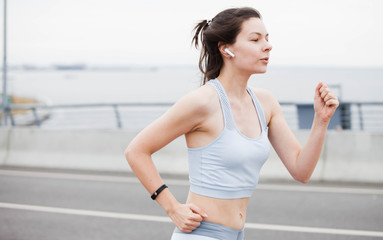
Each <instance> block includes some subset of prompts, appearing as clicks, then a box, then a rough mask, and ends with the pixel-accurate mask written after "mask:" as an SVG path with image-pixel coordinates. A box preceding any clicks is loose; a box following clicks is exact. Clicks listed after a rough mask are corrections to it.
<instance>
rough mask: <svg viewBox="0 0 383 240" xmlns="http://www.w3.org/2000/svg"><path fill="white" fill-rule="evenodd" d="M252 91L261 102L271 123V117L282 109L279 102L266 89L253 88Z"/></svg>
mask: <svg viewBox="0 0 383 240" xmlns="http://www.w3.org/2000/svg"><path fill="white" fill-rule="evenodd" d="M251 90H252V91H253V92H254V94H255V95H256V96H257V98H258V100H259V101H260V102H261V105H262V108H263V111H264V112H265V115H266V120H267V123H269V121H270V119H271V117H272V116H273V115H274V114H275V112H277V111H279V109H280V105H279V102H278V100H277V99H276V98H275V97H274V96H273V94H272V93H271V92H269V91H268V90H266V89H263V88H254V87H251Z"/></svg>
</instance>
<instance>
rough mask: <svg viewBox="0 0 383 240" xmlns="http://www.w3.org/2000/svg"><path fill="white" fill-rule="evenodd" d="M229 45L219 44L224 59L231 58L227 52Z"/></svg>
mask: <svg viewBox="0 0 383 240" xmlns="http://www.w3.org/2000/svg"><path fill="white" fill-rule="evenodd" d="M228 47H229V45H228V44H226V43H223V42H218V50H219V52H220V53H221V55H222V57H224V58H231V56H230V55H229V54H228V53H227V52H225V48H228Z"/></svg>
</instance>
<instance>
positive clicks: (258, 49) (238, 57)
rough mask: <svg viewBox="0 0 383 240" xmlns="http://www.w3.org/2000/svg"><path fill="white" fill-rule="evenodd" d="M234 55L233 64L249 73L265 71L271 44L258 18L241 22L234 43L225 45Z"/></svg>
mask: <svg viewBox="0 0 383 240" xmlns="http://www.w3.org/2000/svg"><path fill="white" fill-rule="evenodd" d="M227 47H228V48H229V50H230V51H232V52H233V53H234V55H235V57H234V58H232V59H231V60H232V63H233V65H234V66H236V67H237V68H239V69H240V70H241V71H246V72H248V73H249V74H254V73H265V72H266V70H267V64H268V63H269V56H270V51H271V45H270V44H269V35H268V33H267V31H266V28H265V25H264V24H263V22H262V20H261V19H259V18H250V19H248V20H246V21H244V22H243V23H242V30H241V32H240V33H239V34H238V36H237V38H236V41H235V43H234V44H231V45H228V46H227Z"/></svg>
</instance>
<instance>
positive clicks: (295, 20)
mask: <svg viewBox="0 0 383 240" xmlns="http://www.w3.org/2000/svg"><path fill="white" fill-rule="evenodd" d="M240 6H251V7H254V8H256V9H258V10H259V11H260V12H261V14H262V15H263V20H264V22H265V25H266V27H267V30H268V32H269V34H270V42H271V44H272V45H273V50H272V52H271V60H270V63H269V70H268V72H267V73H266V74H262V75H255V76H253V77H252V78H251V81H250V84H251V85H252V86H255V87H261V88H266V89H268V90H269V91H271V92H272V93H273V94H274V96H275V97H276V98H277V99H278V100H279V101H280V102H281V104H282V107H283V109H284V111H285V115H286V118H287V120H288V123H289V125H290V126H291V128H292V129H307V128H310V127H311V119H310V118H311V116H312V114H313V112H312V99H313V92H314V89H315V86H316V84H317V83H318V82H319V81H323V82H325V83H327V84H328V85H329V86H330V87H331V88H332V89H333V90H334V91H335V92H336V93H337V94H338V96H339V98H340V100H341V102H342V105H341V107H340V108H339V111H338V112H337V114H336V116H335V117H334V119H333V120H332V124H331V126H330V128H332V129H335V128H337V129H354V130H356V129H357V130H372V131H383V126H382V125H383V124H382V121H381V119H382V117H383V105H382V104H381V103H382V102H383V95H382V94H381V90H382V89H383V47H382V46H381V43H382V42H383V29H382V27H381V24H382V23H383V16H382V15H381V14H379V12H381V10H382V9H383V3H382V2H381V1H378V0H353V1H347V0H337V1H329V0H328V1H321V2H318V1H303V0H295V1H289V2H286V1H282V0H280V1H266V0H265V1H245V0H243V1H228V0H226V1H198V0H197V1H175V0H174V1H173V0H168V1H150V0H143V1H120V0H111V1H104V0H92V1H86V0H82V1H75V0H65V1H64V0H62V1H61V0H55V1H50V0H35V1H26V0H14V1H9V2H8V4H7V9H6V10H7V11H6V12H7V13H6V18H7V28H6V40H7V44H6V53H7V68H8V71H7V76H6V79H7V80H6V81H7V82H6V83H7V86H6V89H7V90H6V91H7V95H8V96H9V98H8V103H10V104H21V103H32V104H36V103H38V105H39V107H37V108H33V109H32V110H33V111H26V110H27V109H28V108H27V109H25V107H26V106H24V107H23V106H20V105H19V106H14V105H11V106H10V107H14V108H24V109H20V110H19V111H16V109H14V111H12V112H9V113H15V114H10V115H9V116H8V118H7V119H8V124H9V125H17V126H25V125H39V126H40V127H43V128H44V127H45V128H46V127H54V128H55V127H69V128H72V127H79V128H95V127H96V128H114V127H120V128H129V129H142V128H143V127H144V126H145V125H147V124H148V123H149V122H151V121H153V119H155V118H156V117H158V116H159V115H161V114H162V113H163V112H164V107H161V106H160V107H158V106H157V107H154V108H153V104H150V103H162V104H164V105H165V109H166V108H167V107H169V106H170V105H171V104H172V103H174V102H175V101H176V100H177V99H179V98H180V97H181V96H183V95H185V94H186V93H187V92H189V91H191V90H193V89H195V88H197V87H198V86H199V83H200V79H201V74H200V73H199V71H198V58H199V50H197V49H195V48H193V47H192V46H191V38H192V29H193V27H194V26H195V24H196V23H197V22H198V21H199V20H202V19H211V18H213V17H214V16H215V15H216V14H217V13H218V12H219V11H221V10H224V9H226V8H230V7H240ZM2 27H4V25H2ZM3 30H4V29H1V33H2V34H4V31H3ZM2 39H3V38H2ZM3 51H4V48H2V52H1V53H3ZM3 75H4V74H3ZM2 81H4V77H3V80H2ZM2 86H3V88H4V84H3V85H2ZM2 99H3V98H2ZM4 99H5V98H4ZM128 103H129V104H130V105H127V104H128ZM133 103H134V104H133ZM138 103H145V104H148V105H150V106H145V107H143V106H142V105H141V106H139V107H136V105H135V104H138ZM79 104H82V106H79ZM84 104H85V105H86V106H84ZM132 104H133V105H134V106H132ZM3 105H4V104H3ZM43 105H44V106H43ZM63 105H65V106H63ZM75 105H76V106H75ZM4 106H5V105H4ZM46 106H49V108H48V107H46ZM4 109H6V108H3V111H4ZM4 122H5V119H4V118H3V120H2V121H1V123H2V124H4Z"/></svg>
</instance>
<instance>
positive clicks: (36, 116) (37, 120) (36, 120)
mask: <svg viewBox="0 0 383 240" xmlns="http://www.w3.org/2000/svg"><path fill="white" fill-rule="evenodd" d="M32 112H33V116H34V117H35V125H36V126H40V125H41V121H40V119H39V116H38V115H37V112H36V108H35V107H33V108H32Z"/></svg>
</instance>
